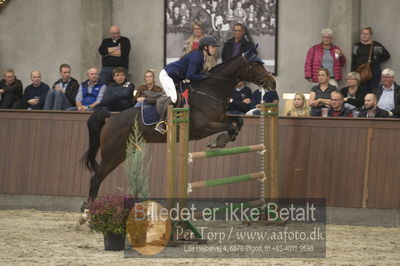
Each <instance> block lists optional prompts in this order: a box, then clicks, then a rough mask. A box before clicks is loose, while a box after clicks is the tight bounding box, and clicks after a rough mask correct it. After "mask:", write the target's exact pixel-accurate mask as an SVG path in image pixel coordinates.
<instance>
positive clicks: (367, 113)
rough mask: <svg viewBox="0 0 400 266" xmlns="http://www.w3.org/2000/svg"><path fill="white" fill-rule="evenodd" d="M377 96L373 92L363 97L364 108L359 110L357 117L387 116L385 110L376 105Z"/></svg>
mask: <svg viewBox="0 0 400 266" xmlns="http://www.w3.org/2000/svg"><path fill="white" fill-rule="evenodd" d="M377 102H378V98H377V97H376V95H375V94H373V93H368V94H367V95H365V99H364V108H365V109H364V110H361V111H360V114H359V115H358V117H367V118H374V117H376V118H389V113H388V112H387V111H385V110H382V109H380V108H379V107H378V106H377Z"/></svg>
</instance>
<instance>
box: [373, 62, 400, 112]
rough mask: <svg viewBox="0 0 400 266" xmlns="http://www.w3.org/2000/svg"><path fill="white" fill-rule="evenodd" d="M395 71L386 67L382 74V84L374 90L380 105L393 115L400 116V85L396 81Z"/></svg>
mask: <svg viewBox="0 0 400 266" xmlns="http://www.w3.org/2000/svg"><path fill="white" fill-rule="evenodd" d="M394 76H395V72H394V70H393V69H390V68H385V69H384V70H383V71H382V75H381V85H379V87H378V88H377V89H376V90H375V91H374V93H375V94H376V96H377V98H378V107H379V108H380V109H383V110H386V111H388V112H389V116H391V117H400V87H399V85H397V84H396V82H394Z"/></svg>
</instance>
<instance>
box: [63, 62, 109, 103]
mask: <svg viewBox="0 0 400 266" xmlns="http://www.w3.org/2000/svg"><path fill="white" fill-rule="evenodd" d="M87 77H88V79H87V80H86V81H84V82H82V83H81V85H80V86H79V90H78V94H77V95H76V98H75V104H76V107H70V108H68V110H69V111H77V110H78V111H92V110H93V108H94V107H95V106H96V105H98V104H99V103H100V102H101V100H102V99H103V94H104V91H105V90H106V85H105V84H103V83H101V81H100V80H99V72H98V70H97V68H95V67H92V68H89V69H88V71H87Z"/></svg>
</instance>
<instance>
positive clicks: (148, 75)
mask: <svg viewBox="0 0 400 266" xmlns="http://www.w3.org/2000/svg"><path fill="white" fill-rule="evenodd" d="M144 83H145V84H143V85H141V86H139V88H138V89H137V91H136V95H135V98H134V102H135V103H136V104H135V107H140V106H142V103H143V101H144V100H145V97H144V92H145V91H147V90H151V91H154V92H163V91H164V90H163V89H162V88H160V87H159V86H157V85H156V81H155V74H154V70H153V69H148V70H146V72H144Z"/></svg>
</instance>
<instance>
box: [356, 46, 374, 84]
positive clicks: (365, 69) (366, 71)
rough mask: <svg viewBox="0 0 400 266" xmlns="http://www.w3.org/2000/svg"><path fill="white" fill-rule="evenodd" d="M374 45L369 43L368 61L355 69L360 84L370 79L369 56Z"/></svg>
mask: <svg viewBox="0 0 400 266" xmlns="http://www.w3.org/2000/svg"><path fill="white" fill-rule="evenodd" d="M373 46H374V43H371V47H370V49H369V56H368V61H367V63H366V64H361V65H359V66H358V67H357V69H356V71H357V72H358V73H360V82H366V81H368V80H370V79H372V70H371V56H372V48H373Z"/></svg>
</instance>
